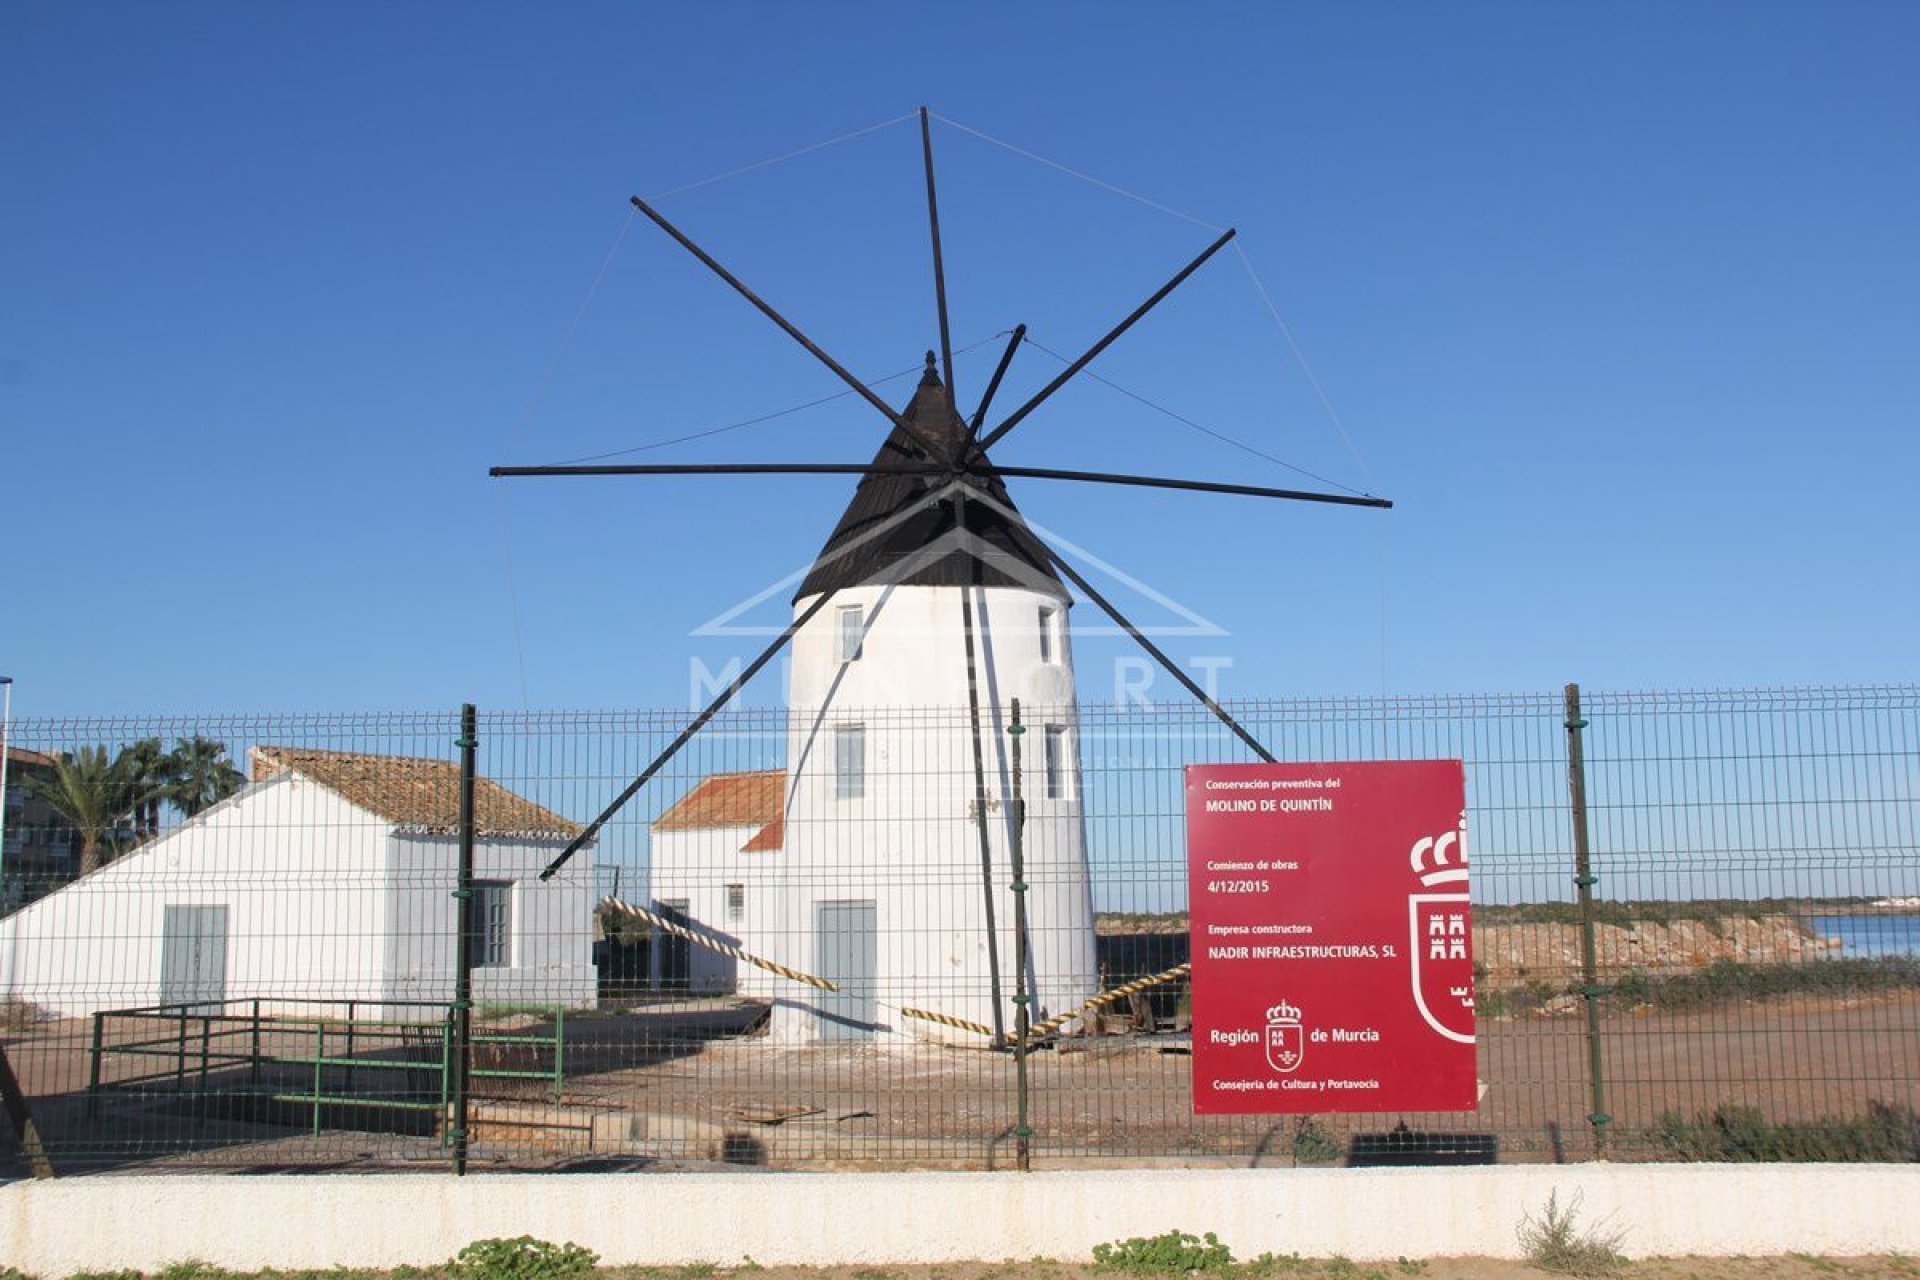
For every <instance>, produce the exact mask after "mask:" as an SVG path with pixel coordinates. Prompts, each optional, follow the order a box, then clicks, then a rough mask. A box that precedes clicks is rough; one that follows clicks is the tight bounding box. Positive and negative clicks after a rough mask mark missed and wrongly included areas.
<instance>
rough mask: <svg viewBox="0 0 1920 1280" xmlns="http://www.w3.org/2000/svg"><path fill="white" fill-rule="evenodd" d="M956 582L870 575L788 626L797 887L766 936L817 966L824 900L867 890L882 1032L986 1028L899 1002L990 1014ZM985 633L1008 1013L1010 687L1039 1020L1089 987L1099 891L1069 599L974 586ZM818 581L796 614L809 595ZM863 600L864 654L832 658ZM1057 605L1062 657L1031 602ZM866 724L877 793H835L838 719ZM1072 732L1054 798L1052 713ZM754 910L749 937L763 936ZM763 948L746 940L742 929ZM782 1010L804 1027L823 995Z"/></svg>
mask: <svg viewBox="0 0 1920 1280" xmlns="http://www.w3.org/2000/svg"><path fill="white" fill-rule="evenodd" d="M962 598H963V597H962V592H961V590H960V589H958V588H947V587H919V586H909V587H865V588H857V589H852V590H848V591H845V592H842V593H840V594H838V595H836V596H835V597H834V599H833V601H832V603H830V604H829V605H828V606H827V607H826V608H825V609H823V610H822V611H821V612H820V613H819V614H818V615H817V616H816V617H815V618H814V619H813V620H812V621H811V622H809V623H808V624H807V625H806V626H805V627H803V628H801V629H800V631H799V632H798V633H797V634H796V635H795V636H794V639H793V661H792V666H791V674H790V679H789V688H788V706H789V731H788V744H787V765H788V770H789V774H788V787H789V791H788V821H787V827H786V846H787V847H786V851H785V855H784V857H785V863H786V866H787V869H788V876H789V881H790V883H791V884H792V885H793V886H794V889H793V892H792V894H791V896H790V898H789V900H788V901H787V903H786V904H785V911H784V913H783V915H782V917H781V918H780V919H778V920H775V921H769V922H768V923H767V924H766V925H765V926H764V929H765V930H766V932H768V933H771V934H773V935H776V936H779V937H781V938H782V939H784V940H786V946H785V949H786V950H787V952H788V953H789V954H790V955H793V956H795V957H797V959H796V960H789V961H788V962H789V963H794V964H795V965H796V967H798V968H801V969H806V970H808V971H809V972H816V973H817V972H820V970H821V967H822V961H821V959H820V956H819V953H818V949H817V946H816V942H817V940H816V939H815V937H814V932H815V922H814V914H815V910H816V904H817V903H818V902H821V901H828V900H845V899H872V900H873V901H874V903H875V909H876V913H877V917H878V929H879V934H880V975H879V988H880V990H879V999H880V1002H881V1005H882V1008H881V1010H880V1015H881V1016H880V1021H881V1023H882V1024H883V1025H884V1026H885V1027H886V1028H887V1030H888V1032H889V1033H890V1034H894V1035H900V1036H913V1037H917V1038H932V1039H942V1040H953V1041H958V1042H963V1043H973V1044H977V1043H979V1037H978V1036H977V1035H975V1034H973V1033H971V1032H966V1031H952V1030H949V1029H946V1028H943V1027H940V1026H937V1025H935V1024H932V1023H928V1022H923V1021H916V1020H910V1019H905V1018H903V1017H901V1016H900V1015H899V1013H898V1010H899V1009H900V1008H901V1007H904V1006H914V1007H919V1008H925V1009H930V1010H932V1011H934V1012H938V1013H945V1014H949V1015H952V1016H955V1017H959V1018H964V1019H967V1020H969V1021H972V1022H976V1023H980V1024H983V1025H992V1023H993V1021H994V1018H993V1013H994V1010H993V1004H992V998H991V991H992V988H991V985H990V978H989V968H988V954H987V951H988V949H987V941H986V939H987V929H986V923H985V917H986V910H987V909H986V893H985V890H984V888H983V885H982V879H983V874H982V869H981V853H980V846H979V834H978V830H977V828H976V826H975V824H974V820H973V818H972V816H971V815H972V810H973V808H974V797H975V780H974V771H973V737H972V732H971V728H970V725H969V720H968V714H967V708H968V687H967V659H966V651H965V631H964V627H963V620H962V612H961V611H962ZM971 598H972V601H973V605H974V624H975V627H976V633H977V636H978V642H977V647H976V650H975V663H976V668H977V670H978V672H979V679H980V703H981V706H982V709H983V711H982V714H983V722H982V738H983V740H984V742H985V745H986V746H987V750H988V756H987V760H986V775H987V776H986V783H987V792H988V796H989V805H988V812H987V821H988V828H987V830H988V836H989V845H990V858H991V866H992V871H991V877H990V878H991V881H992V884H993V886H994V889H993V912H994V918H995V930H994V932H995V934H996V936H997V940H998V949H999V961H1000V970H1001V974H1002V997H1003V999H1002V1006H1001V1008H1002V1013H1003V1017H1004V1020H1005V1024H1006V1025H1008V1026H1011V1025H1012V1016H1013V1005H1012V995H1013V976H1014V954H1015V945H1014V930H1013V917H1014V910H1013V895H1012V893H1011V892H1010V891H1009V890H1008V889H1007V886H1008V885H1009V884H1010V883H1011V881H1012V879H1013V876H1012V873H1011V868H1010V864H1009V835H1010V831H1009V826H1008V818H1009V814H1010V808H1011V806H1010V804H1009V803H1008V801H1009V800H1010V797H1011V764H1010V758H1009V757H1010V750H1009V746H1008V744H1009V737H1008V735H1007V732H1006V729H1007V727H1008V726H1007V723H1006V720H1005V713H1006V709H1007V708H1008V707H1009V705H1010V703H1011V701H1012V700H1013V699H1015V698H1018V699H1019V700H1020V701H1021V703H1022V707H1023V716H1024V719H1025V721H1026V723H1027V725H1028V730H1029V731H1028V733H1027V734H1026V736H1025V739H1024V742H1023V745H1022V750H1023V753H1024V757H1025V759H1024V762H1023V775H1024V781H1023V785H1024V789H1025V794H1026V797H1027V801H1028V824H1027V827H1026V831H1025V840H1024V851H1025V859H1026V867H1027V875H1026V880H1027V883H1028V884H1029V885H1030V886H1031V888H1030V891H1029V892H1028V894H1027V904H1026V905H1027V912H1028V917H1029V933H1028V937H1029V941H1030V944H1031V945H1032V947H1033V954H1032V958H1031V963H1030V965H1029V970H1030V973H1031V975H1032V977H1033V979H1034V981H1035V984H1036V985H1035V989H1034V994H1035V996H1036V1006H1035V1016H1036V1017H1044V1016H1046V1015H1048V1014H1050V1013H1054V1012H1064V1011H1067V1010H1070V1009H1072V1008H1074V1007H1076V1006H1077V1005H1078V1004H1079V1003H1080V1002H1081V1001H1083V1000H1084V999H1086V997H1088V996H1089V995H1091V994H1092V993H1093V991H1094V989H1095V984H1096V974H1095V969H1094V954H1093V903H1092V895H1091V890H1090V888H1089V880H1088V874H1087V859H1086V842H1085V833H1084V823H1083V817H1082V812H1081V791H1080V777H1079V764H1078V750H1079V743H1078V734H1077V720H1078V716H1077V711H1076V703H1075V699H1074V682H1073V662H1072V650H1071V645H1070V643H1069V638H1068V628H1067V626H1066V616H1067V609H1066V606H1065V602H1063V601H1060V600H1057V599H1055V598H1052V597H1048V596H1043V595H1041V594H1039V593H1036V592H1031V591H1026V590H1021V589H1015V588H997V587H996V588H977V589H973V591H972V592H971ZM812 599H813V598H812V597H807V598H805V599H802V600H800V601H797V602H796V604H795V609H796V612H798V611H800V610H803V609H805V608H806V607H807V606H808V605H810V604H811V603H812ZM856 603H857V604H861V605H863V606H864V607H865V609H866V611H867V615H866V616H867V619H868V628H869V629H868V633H867V637H866V641H865V644H864V645H863V648H862V652H861V655H860V657H859V658H858V659H856V660H854V661H851V662H842V661H841V660H840V657H839V619H838V610H839V608H840V606H842V605H843V604H856ZM1042 604H1045V605H1048V606H1050V607H1053V608H1056V609H1058V610H1059V613H1058V615H1057V625H1058V628H1059V630H1058V634H1057V636H1056V638H1055V644H1054V645H1053V660H1052V661H1046V662H1043V661H1042V660H1041V643H1040V636H1039V629H1038V609H1039V607H1040V606H1041V605H1042ZM853 722H858V723H862V724H864V725H865V726H866V743H867V794H866V795H865V797H864V798H862V799H859V800H845V799H837V798H836V797H835V792H834V748H833V739H832V730H833V728H834V727H835V726H836V725H840V724H845V723H853ZM1050 723H1051V724H1059V725H1063V726H1065V727H1067V728H1069V730H1070V731H1071V732H1070V736H1069V740H1070V743H1071V746H1072V751H1071V752H1070V753H1069V754H1070V759H1069V760H1068V761H1067V772H1068V774H1069V775H1070V776H1069V777H1068V778H1067V779H1066V788H1065V794H1064V795H1063V796H1062V797H1061V798H1059V799H1049V798H1047V796H1046V794H1045V790H1044V785H1043V782H1044V779H1043V765H1042V752H1043V749H1044V748H1043V741H1044V735H1043V732H1042V730H1043V729H1044V726H1045V725H1047V724H1050ZM762 928H763V926H760V925H755V926H753V928H752V929H750V930H749V933H750V934H752V933H758V932H760V931H761V929H762ZM749 945H750V946H751V943H750V944H749ZM788 994H790V995H791V996H792V998H793V1003H792V1004H791V1005H786V1006H783V1007H780V1008H777V1009H776V1012H775V1017H774V1020H773V1027H772V1031H773V1035H774V1037H775V1038H776V1039H782V1040H794V1039H805V1038H809V1037H810V1036H811V1035H812V1034H814V1032H815V1030H816V1029H817V1028H816V1026H815V1025H814V1021H813V1019H812V1018H811V1017H810V1015H809V1014H808V1012H807V1011H808V1008H809V1007H810V1005H811V1004H812V1001H813V1000H814V999H815V997H812V996H811V995H808V994H806V993H788Z"/></svg>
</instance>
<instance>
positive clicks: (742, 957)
mask: <svg viewBox="0 0 1920 1280" xmlns="http://www.w3.org/2000/svg"><path fill="white" fill-rule="evenodd" d="M600 905H601V906H603V907H606V908H607V909H608V910H610V911H618V912H619V913H620V914H621V915H628V916H633V917H634V918H635V919H639V920H645V921H646V922H647V923H648V924H650V925H652V926H653V927H654V928H656V929H658V930H660V931H661V932H662V933H670V934H672V935H673V936H674V937H676V938H685V939H686V940H687V941H688V942H697V943H699V944H700V945H701V946H703V947H705V948H707V950H709V951H718V952H719V953H720V954H721V955H723V956H732V957H733V958H734V959H735V960H739V961H741V962H742V963H745V964H750V965H753V966H754V967H755V968H757V969H765V970H766V971H767V972H768V973H777V974H779V975H780V976H781V977H783V978H791V979H792V980H793V981H795V982H804V983H806V984H807V985H808V986H810V987H818V988H820V990H822V991H838V990H839V989H840V988H839V987H837V986H835V985H834V984H833V983H831V982H828V981H827V980H826V979H825V978H816V977H814V976H813V975H812V974H810V973H801V972H800V971H799V970H798V969H789V968H787V966H785V965H783V964H779V963H777V962H775V961H772V960H767V959H764V958H763V957H760V956H756V955H754V954H752V953H751V952H748V951H742V950H741V949H740V948H739V947H736V946H734V945H733V944H732V943H728V942H722V941H720V940H719V939H718V938H712V937H709V936H707V935H706V934H704V933H701V932H699V931H697V930H694V929H689V928H687V927H686V926H685V925H683V924H676V923H674V922H673V921H671V920H669V919H667V918H666V917H665V916H663V915H660V914H659V913H658V912H654V911H649V910H647V909H646V908H645V907H636V906H634V905H633V904H632V903H631V902H622V901H621V900H620V899H618V898H612V897H609V898H603V899H601V902H600ZM989 1034H991V1033H989Z"/></svg>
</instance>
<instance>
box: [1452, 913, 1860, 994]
mask: <svg viewBox="0 0 1920 1280" xmlns="http://www.w3.org/2000/svg"><path fill="white" fill-rule="evenodd" d="M1839 947H1840V942H1839V940H1838V939H1835V938H1823V937H1821V936H1820V935H1819V934H1817V933H1815V932H1814V931H1813V930H1812V929H1811V928H1809V927H1808V926H1807V925H1806V923H1805V922H1804V921H1802V920H1799V919H1797V918H1795V917H1793V916H1786V915H1774V916H1760V917H1757V918H1755V917H1748V916H1719V917H1713V918H1709V919H1705V920H1676V921H1674V922H1672V923H1670V924H1655V923H1651V922H1646V923H1638V924H1633V925H1617V924H1600V925H1595V926H1594V952H1595V955H1596V959H1597V961H1598V964H1599V968H1600V972H1601V974H1602V975H1603V976H1618V975H1619V974H1621V973H1626V972H1635V971H1637V972H1640V973H1645V974H1650V975H1666V974H1674V973H1685V972H1687V971H1688V970H1690V969H1701V968H1705V967H1706V966H1708V965H1711V964H1717V963H1719V962H1721V961H1731V962H1733V963H1736V964H1755V965H1770V964H1800V963H1804V962H1807V961H1810V960H1819V959H1825V958H1828V957H1830V956H1832V955H1834V954H1835V953H1836V952H1837V951H1838V950H1839ZM1473 954H1474V962H1475V969H1476V971H1477V972H1478V973H1479V975H1480V981H1481V983H1482V984H1483V985H1485V986H1488V987H1495V988H1498V987H1511V986H1523V985H1526V984H1528V983H1533V982H1543V983H1548V984H1552V985H1562V984H1564V983H1566V982H1569V981H1571V980H1573V979H1575V978H1577V977H1578V976H1579V975H1580V970H1581V948H1580V927H1579V926H1578V925H1573V924H1491V925H1479V926H1476V927H1475V928H1474V931H1473Z"/></svg>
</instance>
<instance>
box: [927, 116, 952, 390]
mask: <svg viewBox="0 0 1920 1280" xmlns="http://www.w3.org/2000/svg"><path fill="white" fill-rule="evenodd" d="M920 153H921V155H922V156H923V157H925V159H926V169H927V227H928V229H929V230H930V231H931V232H932V234H933V297H934V302H935V304H936V305H937V306H938V308H939V311H940V365H941V367H942V368H943V369H945V370H946V374H947V395H948V396H949V397H950V398H951V399H952V400H953V402H954V403H955V404H956V405H957V404H959V403H960V389H959V387H957V386H955V385H954V381H953V339H952V338H951V337H949V336H948V332H947V264H946V259H945V258H943V257H942V256H941V254H940V202H939V200H937V199H936V198H935V197H934V193H933V133H932V130H931V129H930V127H929V126H928V124H927V109H926V108H925V107H922V108H920Z"/></svg>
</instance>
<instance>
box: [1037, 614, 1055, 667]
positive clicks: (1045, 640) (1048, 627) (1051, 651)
mask: <svg viewBox="0 0 1920 1280" xmlns="http://www.w3.org/2000/svg"><path fill="white" fill-rule="evenodd" d="M1059 618H1060V611H1059V610H1058V609H1056V608H1054V607H1053V606H1052V605H1045V604H1043V605H1041V606H1040V661H1042V662H1058V661H1059V660H1060V659H1059V656H1058V655H1059V652H1060V644H1059V637H1058V635H1056V634H1055V632H1054V627H1055V626H1056V624H1057V623H1058V622H1059Z"/></svg>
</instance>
